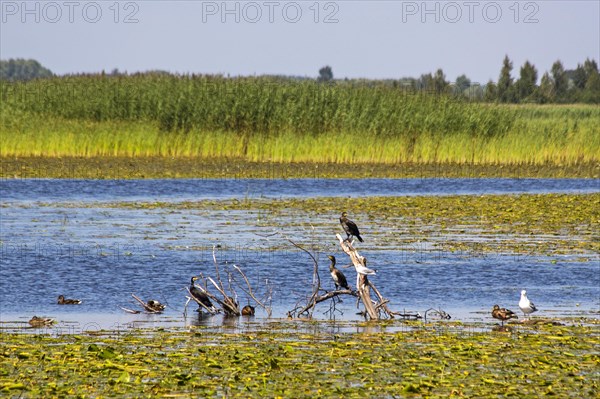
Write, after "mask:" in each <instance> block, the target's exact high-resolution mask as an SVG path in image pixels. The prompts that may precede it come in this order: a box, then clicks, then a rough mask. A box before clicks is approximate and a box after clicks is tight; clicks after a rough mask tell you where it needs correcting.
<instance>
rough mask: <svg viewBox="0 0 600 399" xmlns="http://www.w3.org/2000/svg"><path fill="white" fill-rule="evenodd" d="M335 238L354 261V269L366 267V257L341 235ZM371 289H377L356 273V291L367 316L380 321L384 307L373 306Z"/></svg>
mask: <svg viewBox="0 0 600 399" xmlns="http://www.w3.org/2000/svg"><path fill="white" fill-rule="evenodd" d="M335 236H336V237H337V239H338V240H339V242H340V246H341V247H342V251H344V253H346V255H348V256H349V257H350V260H351V261H352V264H353V265H354V268H355V269H356V268H359V267H362V266H364V264H365V263H364V257H363V256H361V255H360V254H359V253H358V251H357V250H356V249H354V247H353V246H352V243H351V242H349V241H346V240H344V239H343V238H342V236H341V235H339V234H336V235H335ZM371 287H373V288H375V287H374V286H372V285H371V282H370V281H369V278H368V277H367V276H366V275H364V274H360V273H358V272H357V273H356V291H357V292H358V297H359V298H360V300H361V301H362V303H363V305H364V306H365V311H366V313H367V315H368V316H369V319H371V320H379V312H378V308H380V307H381V306H382V305H381V304H379V305H377V307H376V306H375V305H374V304H373V301H372V300H371V292H370V288H371ZM374 291H375V292H376V294H377V295H378V297H379V298H380V299H383V298H381V294H379V291H377V290H376V289H374ZM392 317H393V316H392Z"/></svg>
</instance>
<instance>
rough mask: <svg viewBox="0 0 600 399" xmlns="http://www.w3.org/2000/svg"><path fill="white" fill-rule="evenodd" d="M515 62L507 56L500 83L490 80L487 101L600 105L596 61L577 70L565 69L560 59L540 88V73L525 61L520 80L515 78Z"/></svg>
mask: <svg viewBox="0 0 600 399" xmlns="http://www.w3.org/2000/svg"><path fill="white" fill-rule="evenodd" d="M512 69H513V63H512V61H511V60H510V59H509V58H508V55H507V56H505V57H504V60H503V61H502V69H501V70H500V76H499V77H498V83H497V84H495V83H494V82H492V81H489V82H488V83H487V85H486V90H485V96H484V99H485V100H486V101H497V102H501V103H514V104H516V103H528V102H529V103H540V104H545V103H575V102H583V103H592V104H598V103H600V73H599V72H598V64H597V63H596V61H595V60H590V59H586V60H585V62H584V63H583V65H582V64H577V68H576V69H574V70H565V68H564V66H563V64H562V62H560V60H558V61H556V62H555V63H554V64H552V68H550V72H547V71H546V72H545V73H544V75H542V79H541V81H540V84H539V86H538V85H537V79H538V71H537V69H536V68H535V66H534V65H533V64H531V63H530V62H529V61H525V64H523V66H522V67H521V70H520V71H519V78H518V79H517V80H514V79H513V77H512V76H511V71H512Z"/></svg>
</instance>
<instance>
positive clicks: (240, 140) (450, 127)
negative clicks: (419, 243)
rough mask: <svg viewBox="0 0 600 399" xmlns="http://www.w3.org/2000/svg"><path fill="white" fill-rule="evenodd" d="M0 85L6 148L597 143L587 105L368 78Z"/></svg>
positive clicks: (478, 147) (308, 150)
mask: <svg viewBox="0 0 600 399" xmlns="http://www.w3.org/2000/svg"><path fill="white" fill-rule="evenodd" d="M0 90H1V94H2V99H3V101H2V106H1V109H0V112H1V119H2V122H1V123H2V124H1V127H2V131H3V135H2V146H1V148H0V156H4V157H7V156H46V157H62V156H84V157H93V156H106V157H111V156H170V157H201V158H211V159H214V158H238V159H239V158H241V159H246V160H248V161H275V162H332V163H401V162H417V163H480V164H519V163H533V164H544V163H552V164H570V165H572V164H579V163H590V162H597V161H598V154H599V153H600V134H599V133H600V131H599V128H598V126H599V125H600V124H599V123H598V122H600V108H599V107H597V106H593V105H592V106H586V105H573V106H564V105H549V106H541V105H520V106H510V105H495V104H482V103H472V102H467V101H465V100H461V99H456V98H452V97H448V96H442V95H436V94H432V93H416V92H413V91H411V90H409V89H405V88H402V87H396V86H393V85H389V84H388V85H385V84H382V83H378V82H360V83H357V82H338V83H335V84H320V83H317V82H314V81H308V80H306V81H302V80H300V81H297V80H284V79H276V78H263V77H255V78H224V77H220V76H172V75H159V74H140V75H133V76H118V77H113V76H104V75H90V76H69V77H61V78H52V79H43V80H36V81H31V82H26V83H8V82H2V83H0Z"/></svg>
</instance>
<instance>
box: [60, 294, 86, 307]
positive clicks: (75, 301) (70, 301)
mask: <svg viewBox="0 0 600 399" xmlns="http://www.w3.org/2000/svg"><path fill="white" fill-rule="evenodd" d="M80 303H81V301H80V300H79V299H65V296H64V295H59V296H58V304H59V305H79V304H80Z"/></svg>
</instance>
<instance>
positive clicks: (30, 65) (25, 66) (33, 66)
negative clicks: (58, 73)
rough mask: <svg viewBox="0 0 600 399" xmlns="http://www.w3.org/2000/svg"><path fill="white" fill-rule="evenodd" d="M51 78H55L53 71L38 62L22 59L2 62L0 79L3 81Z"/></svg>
mask: <svg viewBox="0 0 600 399" xmlns="http://www.w3.org/2000/svg"><path fill="white" fill-rule="evenodd" d="M51 76H54V74H53V73H52V71H50V70H49V69H48V68H44V67H43V66H42V64H40V63H39V62H38V61H36V60H25V59H22V58H17V59H12V58H11V59H9V60H8V61H2V60H0V79H2V80H9V81H17V80H31V79H37V78H49V77H51Z"/></svg>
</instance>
